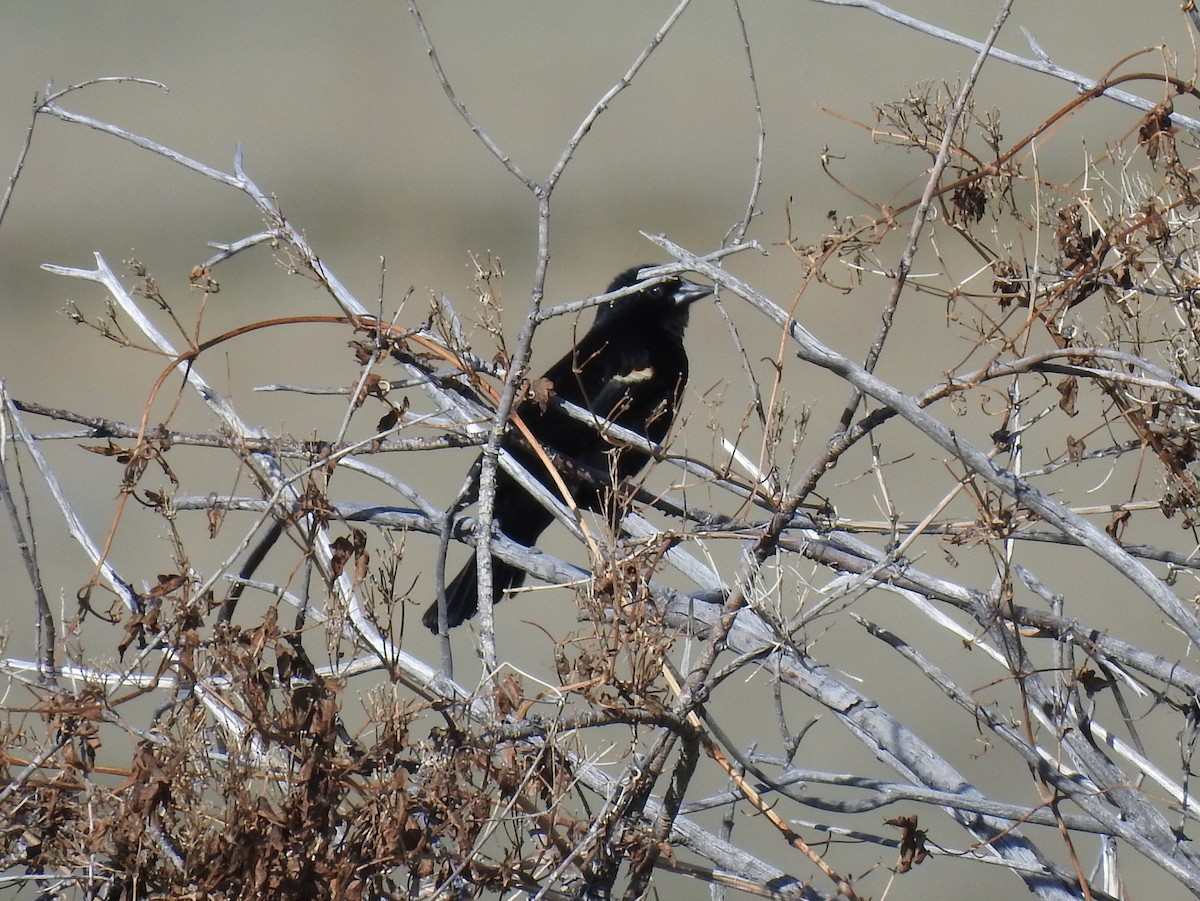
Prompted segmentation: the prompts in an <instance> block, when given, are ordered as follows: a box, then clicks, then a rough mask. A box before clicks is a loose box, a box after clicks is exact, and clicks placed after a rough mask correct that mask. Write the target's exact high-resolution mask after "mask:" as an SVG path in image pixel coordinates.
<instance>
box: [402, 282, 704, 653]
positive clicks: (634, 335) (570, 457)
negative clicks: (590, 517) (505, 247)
mask: <svg viewBox="0 0 1200 901" xmlns="http://www.w3.org/2000/svg"><path fill="white" fill-rule="evenodd" d="M648 265H649V264H647V265H645V266H634V267H633V268H631V269H626V270H625V271H624V272H622V273H621V274H620V275H618V276H617V277H616V278H615V279H613V281H612V284H610V285H609V286H608V291H607V292H605V293H609V292H613V291H617V290H619V289H621V288H628V287H631V286H632V285H636V284H637V283H638V282H639V281H640V279H639V278H638V272H639V270H641V269H645V268H648ZM711 293H712V288H708V287H705V286H704V285H698V284H696V283H695V282H690V281H688V280H687V279H684V278H678V277H675V278H670V279H667V280H666V281H663V282H660V283H659V284H656V285H651V286H649V287H647V288H643V289H642V290H641V291H638V292H636V293H634V294H631V295H628V296H626V297H623V298H620V299H618V300H614V301H610V302H608V303H606V304H604V305H602V306H601V307H600V308H599V309H598V310H597V311H596V321H595V322H594V323H592V327H591V328H590V329H588V330H587V332H586V333H584V335H583V336H582V337H581V338H580V339H579V340H578V341H577V342H576V344H575V346H574V347H573V348H572V349H571V351H570V353H568V354H567V355H566V356H565V357H563V358H562V359H561V360H559V361H558V362H557V363H555V364H554V365H553V366H551V367H550V368H549V369H548V370H547V371H546V374H545V375H544V376H543V377H542V379H543V381H540V382H538V384H539V385H542V386H545V385H546V383H547V382H548V383H550V385H552V387H553V392H554V394H555V395H556V396H557V397H559V398H561V399H562V400H567V401H570V402H571V403H574V404H577V405H578V406H580V407H583V408H585V409H587V410H590V411H592V412H593V413H595V414H596V415H597V416H600V417H601V418H603V419H607V420H609V421H610V422H614V423H617V424H618V425H621V426H624V427H625V428H627V429H629V430H631V431H634V432H637V433H639V434H641V435H645V436H646V437H647V438H648V439H650V440H651V441H653V442H656V443H660V442H662V441H663V440H664V439H665V438H666V437H667V433H668V432H669V431H670V429H671V423H672V422H673V421H674V419H675V413H676V412H677V411H678V409H679V403H680V400H681V399H682V396H683V388H684V385H685V384H687V378H688V358H687V352H686V351H685V350H684V346H683V332H684V329H685V328H686V327H687V323H688V308H689V307H690V306H691V304H692V303H693V302H694V301H696V300H699V299H700V298H701V297H705V296H707V295H709V294H711ZM516 414H517V415H518V416H520V417H521V419H522V421H523V422H524V423H525V424H526V426H528V428H529V431H530V432H531V433H532V434H533V436H534V437H535V438H537V440H538V442H539V443H540V444H541V445H542V447H544V448H545V449H546V452H547V454H548V455H549V456H550V458H551V459H552V460H556V461H557V463H558V469H559V473H560V475H561V477H562V479H563V482H564V484H566V486H567V487H568V489H569V490H570V492H571V497H572V498H573V499H574V501H575V503H576V504H577V505H578V506H580V507H582V508H586V509H590V510H597V509H600V507H601V505H602V504H603V502H604V497H605V495H606V494H607V493H608V491H609V490H610V489H611V488H612V474H613V473H615V474H616V477H617V479H618V480H620V479H625V478H628V477H630V476H633V475H636V474H637V473H638V472H639V471H640V470H641V469H642V467H643V466H645V465H646V463H647V462H648V461H649V459H650V458H649V455H647V454H646V453H645V452H643V451H641V450H638V449H636V448H631V447H623V446H619V445H615V444H613V443H612V442H610V441H609V440H607V439H605V438H604V437H603V436H601V434H600V433H599V432H598V431H597V430H596V428H595V427H594V426H593V425H591V424H589V423H586V422H580V421H579V420H578V419H572V418H571V417H570V416H569V415H568V414H567V413H566V412H565V411H563V410H562V409H561V408H560V407H558V406H556V405H555V404H554V403H549V404H545V403H539V402H538V400H534V399H528V400H525V401H522V402H521V403H520V404H519V405H518V406H517V409H516ZM503 446H504V449H505V450H507V451H508V452H509V453H510V454H512V456H513V458H514V459H516V461H517V462H518V463H520V464H521V465H522V466H523V467H524V468H525V469H527V470H528V471H529V472H530V473H532V474H533V476H534V477H535V478H536V479H537V480H538V481H539V482H541V483H542V484H543V485H546V486H547V487H549V488H550V490H551V491H555V493H557V490H556V489H555V487H554V483H553V481H552V479H551V476H550V474H549V473H548V472H547V471H546V466H545V464H544V463H543V462H542V460H541V458H540V457H538V456H537V455H536V454H535V453H534V451H533V450H532V449H531V448H530V447H529V446H528V444H527V443H526V442H525V440H524V439H523V438H522V437H521V436H520V433H519V432H516V431H515V429H514V430H513V431H510V433H509V435H508V436H507V437H506V438H505V439H504V445H503ZM610 454H615V460H613V459H612V458H611V457H610ZM493 509H494V517H495V520H496V523H497V526H498V528H499V529H500V530H501V531H503V532H504V534H505V535H507V536H508V537H509V538H511V539H512V540H513V541H516V542H519V543H520V544H524V545H532V544H533V543H534V542H535V541H537V539H538V536H540V535H541V534H542V532H543V531H544V530H545V528H546V527H547V526H548V525H550V523H551V522H553V521H554V517H553V515H552V514H551V513H550V512H549V511H548V510H547V509H546V508H545V507H543V506H542V505H541V504H540V503H539V502H538V501H537V499H536V498H535V497H533V496H532V495H531V494H529V492H527V491H526V490H525V489H524V488H522V487H521V486H520V485H519V484H518V483H517V482H516V480H514V479H513V478H512V476H510V475H508V473H506V472H505V471H504V470H503V469H501V470H499V471H498V472H497V473H496V499H495V506H494V508H493ZM523 581H525V572H524V571H523V570H521V569H518V568H517V567H515V566H510V565H509V564H507V563H505V562H504V561H502V560H497V559H496V558H495V557H493V558H492V589H493V598H494V599H495V600H497V601H498V600H499V599H500V597H501V596H502V594H503V593H504V592H505V591H507V590H508V589H510V588H517V587H518V586H520V585H521V583H522V582H523ZM478 592H479V580H478V572H477V567H476V563H475V558H474V557H473V556H472V557H471V560H470V562H469V563H467V565H466V566H464V567H463V568H462V571H461V572H460V573H459V574H458V575H457V576H455V577H454V580H453V581H452V582H451V583H450V584H449V585H447V586H446V624H447V625H448V626H450V627H451V628H453V627H454V626H457V625H459V624H461V623H462V622H464V621H465V620H468V619H470V618H471V617H472V616H474V615H475V611H476V609H477V607H478V601H479V598H478ZM421 621H422V622H423V623H424V624H425V625H426V626H427V627H428V628H429V629H430V630H431V631H433V632H435V633H436V632H437V631H438V605H437V602H436V601H434V603H433V604H432V605H431V606H430V607H429V609H428V610H426V611H425V615H424V617H423V618H422V620H421Z"/></svg>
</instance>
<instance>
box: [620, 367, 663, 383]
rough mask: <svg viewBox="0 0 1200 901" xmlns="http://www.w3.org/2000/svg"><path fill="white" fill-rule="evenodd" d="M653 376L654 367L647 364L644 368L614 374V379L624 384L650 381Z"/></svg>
mask: <svg viewBox="0 0 1200 901" xmlns="http://www.w3.org/2000/svg"><path fill="white" fill-rule="evenodd" d="M652 378H654V367H653V366H647V367H646V368H644V369H631V370H629V372H623V373H621V374H620V375H615V376H613V381H614V382H619V383H620V384H622V385H637V384H640V383H641V382H648V381H650V380H651V379H652Z"/></svg>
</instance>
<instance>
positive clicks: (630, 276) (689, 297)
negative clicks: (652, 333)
mask: <svg viewBox="0 0 1200 901" xmlns="http://www.w3.org/2000/svg"><path fill="white" fill-rule="evenodd" d="M653 266H654V264H652V263H643V264H642V265H641V266H631V267H630V268H629V269H626V270H625V271H624V272H622V273H621V274H620V275H618V276H617V277H616V278H614V279H613V280H612V284H610V285H609V286H608V289H607V291H606V292H605V293H607V294H611V293H612V292H614V291H620V290H621V289H622V288H630V287H632V286H634V285H636V284H637V283H638V282H640V281H644V279H642V278H641V277H640V275H639V273H640V272H641V271H642V270H644V269H651V268H653ZM712 293H713V289H712V288H710V287H709V286H708V285H699V284H697V283H696V282H692V281H688V280H687V279H686V278H683V277H681V276H678V275H673V276H671V277H670V278H667V279H664V280H663V281H660V282H658V283H656V284H652V285H648V286H646V287H645V288H642V289H641V290H640V291H636V292H634V293H633V294H630V295H628V296H626V297H621V298H618V299H617V300H610V301H609V302H608V303H606V304H604V305H603V306H601V307H600V308H599V309H598V310H597V311H596V325H603V324H606V323H609V322H616V321H618V320H626V321H628V322H629V324H630V325H631V326H637V325H638V324H644V325H645V326H646V327H654V326H655V325H656V324H657V323H661V324H662V326H663V327H665V328H666V329H667V330H668V331H670V332H672V333H675V334H678V335H680V336H682V335H683V330H684V328H685V327H686V326H687V322H688V307H690V306H691V305H692V304H693V303H694V302H695V301H697V300H699V299H700V298H702V297H707V296H708V295H710V294H712Z"/></svg>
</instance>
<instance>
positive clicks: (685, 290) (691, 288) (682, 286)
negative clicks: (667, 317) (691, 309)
mask: <svg viewBox="0 0 1200 901" xmlns="http://www.w3.org/2000/svg"><path fill="white" fill-rule="evenodd" d="M712 293H713V288H712V286H711V285H699V284H696V282H689V281H688V280H687V279H686V278H681V279H680V280H679V287H678V288H676V289H675V293H674V294H672V295H671V297H672V298H673V299H674V300H675V304H676V306H681V307H686V306H687V305H688V304H690V303H692V302H694V301H697V300H699V299H700V298H701V297H708V295H710V294H712Z"/></svg>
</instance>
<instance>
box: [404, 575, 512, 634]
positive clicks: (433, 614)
mask: <svg viewBox="0 0 1200 901" xmlns="http://www.w3.org/2000/svg"><path fill="white" fill-rule="evenodd" d="M524 581H525V571H524V570H521V569H518V568H517V567H515V566H510V565H509V564H507V563H505V562H504V561H503V560H497V559H496V558H495V557H493V558H492V591H493V596H494V597H496V598H499V597H500V596H501V595H502V594H503V592H505V591H508V590H509V589H511V588H519V587H520V586H521V583H522V582H524ZM478 609H479V565H478V564H477V563H476V561H475V558H474V557H472V558H471V559H470V561H468V563H467V565H466V566H464V567H463V568H462V570H460V571H459V574H458V575H457V576H455V577H454V580H453V581H452V582H451V583H450V584H449V585H447V586H446V627H447V628H449V629H453V628H454V627H455V626H458V625H461V624H462V623H464V622H466V621H467V620H469V619H470V618H471V617H472V616H474V615H475V612H476V611H477V610H478ZM421 622H422V623H424V625H425V628H427V629H428V630H429V631H430V632H433V633H435V634H436V633H437V631H438V605H437V601H434V602H433V603H432V604H430V605H429V608H428V609H427V610H426V611H425V615H424V616H422V617H421Z"/></svg>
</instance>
